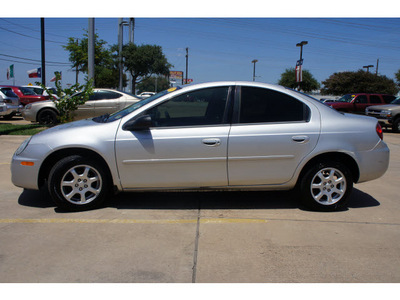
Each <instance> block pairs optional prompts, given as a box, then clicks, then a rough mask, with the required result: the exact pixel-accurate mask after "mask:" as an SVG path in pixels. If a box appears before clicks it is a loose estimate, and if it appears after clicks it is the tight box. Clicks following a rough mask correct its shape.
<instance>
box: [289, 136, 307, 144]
mask: <svg viewBox="0 0 400 300" xmlns="http://www.w3.org/2000/svg"><path fill="white" fill-rule="evenodd" d="M292 140H293V141H294V142H296V143H307V142H308V141H309V140H310V138H309V137H308V136H306V135H295V136H292Z"/></svg>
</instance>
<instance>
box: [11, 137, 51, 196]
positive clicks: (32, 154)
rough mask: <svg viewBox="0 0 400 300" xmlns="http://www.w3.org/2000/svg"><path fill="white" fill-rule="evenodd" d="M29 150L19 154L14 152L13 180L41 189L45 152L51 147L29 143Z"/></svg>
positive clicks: (25, 185)
mask: <svg viewBox="0 0 400 300" xmlns="http://www.w3.org/2000/svg"><path fill="white" fill-rule="evenodd" d="M27 148H29V151H23V152H22V153H20V154H19V155H17V154H16V153H14V155H13V157H12V160H11V182H12V183H13V184H14V185H15V186H18V187H21V188H25V189H32V190H38V189H39V180H38V179H39V171H40V167H41V165H42V163H43V159H44V156H43V153H46V152H49V151H50V150H51V149H50V147H49V146H47V145H44V144H36V145H28V146H27Z"/></svg>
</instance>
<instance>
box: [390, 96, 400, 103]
mask: <svg viewBox="0 0 400 300" xmlns="http://www.w3.org/2000/svg"><path fill="white" fill-rule="evenodd" d="M391 104H400V97H397V98H396V99H394V100H393V101H392V102H391Z"/></svg>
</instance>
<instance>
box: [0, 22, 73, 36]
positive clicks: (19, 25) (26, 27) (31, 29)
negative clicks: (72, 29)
mask: <svg viewBox="0 0 400 300" xmlns="http://www.w3.org/2000/svg"><path fill="white" fill-rule="evenodd" d="M0 20H2V21H4V22H7V23H10V24H12V25H15V26H18V27H21V28H23V29H27V30H30V31H34V32H40V30H37V29H33V28H31V27H28V26H23V25H21V24H17V23H14V22H11V21H10V20H7V19H4V18H0ZM46 35H53V36H58V37H62V38H68V37H67V36H63V35H59V34H55V33H46Z"/></svg>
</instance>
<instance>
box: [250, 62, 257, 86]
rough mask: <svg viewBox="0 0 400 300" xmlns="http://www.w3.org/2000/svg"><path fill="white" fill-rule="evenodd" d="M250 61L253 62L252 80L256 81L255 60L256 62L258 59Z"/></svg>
mask: <svg viewBox="0 0 400 300" xmlns="http://www.w3.org/2000/svg"><path fill="white" fill-rule="evenodd" d="M251 62H252V63H253V64H254V66H253V81H256V62H258V60H257V59H253V60H252V61H251Z"/></svg>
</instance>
